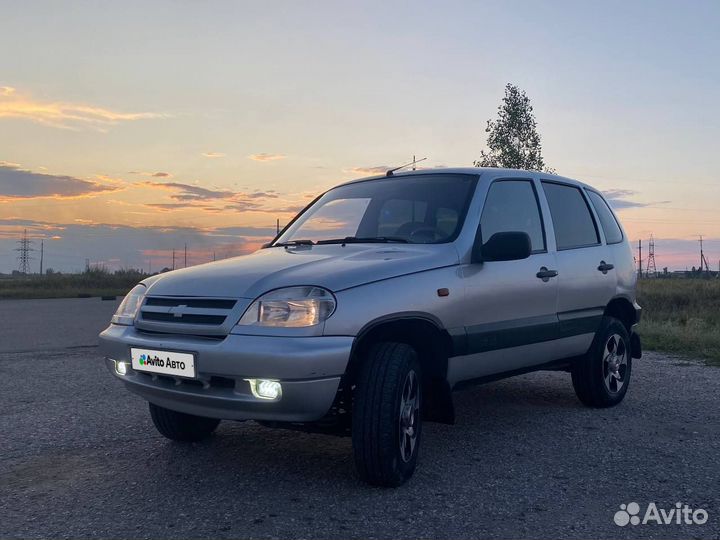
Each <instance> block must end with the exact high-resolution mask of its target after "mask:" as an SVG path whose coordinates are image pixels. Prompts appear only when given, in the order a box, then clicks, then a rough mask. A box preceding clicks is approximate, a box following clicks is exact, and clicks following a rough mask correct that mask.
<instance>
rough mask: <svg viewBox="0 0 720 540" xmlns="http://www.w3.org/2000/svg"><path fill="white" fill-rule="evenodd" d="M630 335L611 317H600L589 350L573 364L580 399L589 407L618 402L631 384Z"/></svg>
mask: <svg viewBox="0 0 720 540" xmlns="http://www.w3.org/2000/svg"><path fill="white" fill-rule="evenodd" d="M630 352H631V350H630V336H629V334H628V331H627V329H626V328H625V326H624V325H623V324H622V323H621V322H620V321H619V320H618V319H615V318H614V317H607V316H606V317H603V319H602V322H601V323H600V328H599V329H598V331H597V333H596V334H595V339H594V340H593V343H592V345H591V346H590V350H589V351H588V352H587V354H585V356H583V357H582V358H580V359H579V360H578V361H577V362H575V364H574V365H573V368H572V382H573V387H574V388H575V393H576V394H577V396H578V398H579V399H580V401H582V402H583V403H584V404H585V405H587V406H589V407H612V406H613V405H617V404H618V403H620V402H621V401H622V400H623V398H624V397H625V393H626V392H627V389H628V384H630V374H631V373H632V355H631V354H630Z"/></svg>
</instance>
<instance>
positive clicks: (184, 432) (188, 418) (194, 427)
mask: <svg viewBox="0 0 720 540" xmlns="http://www.w3.org/2000/svg"><path fill="white" fill-rule="evenodd" d="M148 405H149V406H150V417H151V418H152V421H153V424H155V428H157V430H158V431H159V432H160V433H161V434H162V435H164V436H165V437H167V438H168V439H172V440H173V441H183V442H189V441H201V440H203V439H205V438H207V437H209V436H210V435H211V434H212V432H213V431H215V428H217V427H218V424H219V423H220V420H218V419H217V418H205V417H204V416H195V415H194V414H186V413H181V412H178V411H171V410H170V409H166V408H164V407H160V406H159V405H155V404H154V403H149V404H148Z"/></svg>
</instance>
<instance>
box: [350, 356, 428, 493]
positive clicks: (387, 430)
mask: <svg viewBox="0 0 720 540" xmlns="http://www.w3.org/2000/svg"><path fill="white" fill-rule="evenodd" d="M421 399H422V373H421V371H420V364H419V362H418V360H417V353H416V352H415V350H414V349H413V348H412V347H410V346H409V345H406V344H404V343H379V344H377V345H375V346H373V347H372V348H371V350H370V353H369V355H368V358H367V359H366V362H365V365H364V366H363V368H362V371H361V374H360V378H359V380H358V383H357V387H356V389H355V396H354V402H353V418H352V444H353V453H354V456H355V466H356V468H357V471H358V474H359V475H360V478H362V479H363V480H364V481H366V482H368V483H370V484H373V485H378V486H388V487H395V486H399V485H400V484H402V483H403V482H405V481H406V480H407V479H408V478H410V477H411V476H412V474H413V472H414V471H415V467H416V466H417V459H418V449H419V446H420V438H421V435H422V418H421V416H420V411H421V405H422V403H421Z"/></svg>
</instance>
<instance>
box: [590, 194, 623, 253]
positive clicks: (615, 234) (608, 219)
mask: <svg viewBox="0 0 720 540" xmlns="http://www.w3.org/2000/svg"><path fill="white" fill-rule="evenodd" d="M585 192H586V193H587V194H588V196H589V197H590V202H591V203H592V205H593V208H595V212H596V213H597V215H598V218H599V219H600V224H601V225H602V228H603V231H605V240H607V243H608V244H618V243H620V242H622V239H623V234H622V230H621V229H620V226H619V225H618V222H617V220H616V219H615V216H614V215H613V213H612V211H611V210H610V207H609V206H608V204H607V202H605V199H603V198H602V196H601V195H600V194H599V193H595V192H594V191H590V190H585Z"/></svg>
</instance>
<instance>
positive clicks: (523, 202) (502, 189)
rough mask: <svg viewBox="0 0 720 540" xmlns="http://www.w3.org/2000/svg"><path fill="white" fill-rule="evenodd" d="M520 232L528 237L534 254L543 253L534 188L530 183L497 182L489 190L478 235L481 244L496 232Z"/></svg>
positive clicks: (518, 181)
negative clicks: (479, 235) (480, 238)
mask: <svg viewBox="0 0 720 540" xmlns="http://www.w3.org/2000/svg"><path fill="white" fill-rule="evenodd" d="M510 231H519V232H526V233H528V235H529V236H530V242H531V246H532V250H533V251H544V250H545V235H544V234H543V223H542V218H541V216H540V208H539V207H538V201H537V197H536V196H535V188H534V187H533V185H532V183H531V182H530V181H529V180H500V181H497V182H494V183H493V184H492V185H491V186H490V191H488V195H487V199H485V207H484V208H483V213H482V217H481V218H480V232H481V233H482V239H483V242H487V241H488V239H489V238H490V237H491V236H492V235H493V234H495V233H498V232H510Z"/></svg>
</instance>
